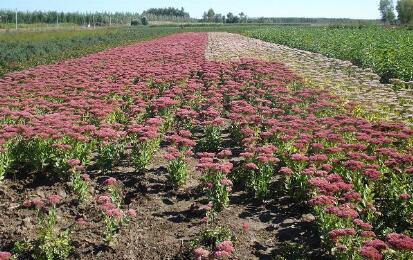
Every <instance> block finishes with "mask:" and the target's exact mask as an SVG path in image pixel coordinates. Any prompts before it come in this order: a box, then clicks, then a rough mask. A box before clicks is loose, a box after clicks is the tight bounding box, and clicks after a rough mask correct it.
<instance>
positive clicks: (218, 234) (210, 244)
mask: <svg viewBox="0 0 413 260" xmlns="http://www.w3.org/2000/svg"><path fill="white" fill-rule="evenodd" d="M231 240H235V238H234V237H233V235H232V232H231V230H229V229H228V228H225V227H215V228H209V229H205V230H202V231H201V232H200V234H199V237H198V238H197V239H195V240H193V241H191V243H190V244H191V247H192V248H196V247H199V246H201V247H205V248H208V249H210V250H212V249H214V248H215V247H216V246H217V245H218V244H219V243H221V242H223V241H231Z"/></svg>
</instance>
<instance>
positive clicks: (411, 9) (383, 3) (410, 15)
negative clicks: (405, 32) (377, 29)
mask: <svg viewBox="0 0 413 260" xmlns="http://www.w3.org/2000/svg"><path fill="white" fill-rule="evenodd" d="M396 10H397V14H398V17H397V18H398V22H399V23H401V24H410V23H413V0H398V1H397V5H396ZM379 11H380V13H381V18H382V21H383V22H384V23H388V24H393V23H395V22H396V14H395V7H394V2H393V0H380V3H379Z"/></svg>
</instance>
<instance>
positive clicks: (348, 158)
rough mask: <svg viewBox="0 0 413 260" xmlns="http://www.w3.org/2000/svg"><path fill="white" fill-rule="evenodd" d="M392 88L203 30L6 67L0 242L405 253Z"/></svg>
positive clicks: (48, 251) (339, 255)
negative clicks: (44, 62) (52, 61)
mask: <svg viewBox="0 0 413 260" xmlns="http://www.w3.org/2000/svg"><path fill="white" fill-rule="evenodd" d="M232 28H234V30H235V28H236V27H232ZM162 30H165V29H164V28H162ZM206 30H210V29H206ZM223 30H225V29H223ZM166 32H167V33H165V34H172V33H173V31H166ZM238 32H242V31H238ZM148 39H149V37H148ZM322 64H324V66H322ZM369 82H370V85H369ZM371 84H373V85H371ZM374 86H375V87H374ZM366 88H367V90H366ZM375 91H376V92H375ZM367 93H370V94H371V95H373V97H374V99H377V102H376V104H372V102H371V101H370V100H368V101H366V100H363V98H367V97H368V94H367ZM410 94H411V92H408V91H407V90H400V89H394V88H392V87H390V86H389V85H386V84H381V83H380V82H379V76H378V75H376V74H374V73H373V72H372V71H366V70H360V69H358V68H357V67H355V66H353V65H351V64H349V63H348V62H343V61H339V60H335V59H330V58H328V57H324V56H322V55H320V54H314V53H308V52H303V51H299V50H296V49H292V48H288V47H285V46H280V45H277V44H272V43H267V42H263V41H259V40H256V39H250V38H247V37H244V36H241V35H237V34H230V33H217V32H213V33H206V32H196V33H195V32H186V33H177V34H172V35H168V36H165V37H161V38H159V39H153V40H147V41H144V42H141V43H135V44H131V45H127V46H120V47H116V48H111V49H107V50H104V51H102V52H99V53H95V54H91V55H88V56H85V57H82V58H77V59H71V60H67V61H62V62H59V63H57V64H53V65H42V66H37V67H34V68H31V69H27V70H23V71H20V72H12V73H9V74H6V75H5V76H4V77H3V78H1V79H0V104H1V105H0V125H1V128H0V145H1V150H0V179H1V184H0V194H1V197H0V212H1V215H2V218H1V220H0V251H2V252H1V253H0V257H3V256H4V257H3V258H5V259H8V258H9V256H10V255H13V257H15V258H16V259H31V258H36V259H66V258H70V259H86V258H92V259H115V258H118V259H193V258H195V259H225V258H229V259H277V258H279V259H412V258H413V255H412V250H413V234H412V232H411V227H412V216H413V204H412V199H411V194H412V189H413V188H412V186H411V182H412V179H411V178H412V177H411V176H412V173H413V130H412V128H411V125H409V123H411V117H409V111H410V110H409V109H411V107H410V105H409V104H411V103H409V102H408V100H409V96H408V95H410ZM374 95H376V96H374ZM392 95H396V97H394V98H392ZM385 97H388V99H386V98H385ZM403 97H404V98H403ZM406 100H407V101H406ZM410 115H411V114H410Z"/></svg>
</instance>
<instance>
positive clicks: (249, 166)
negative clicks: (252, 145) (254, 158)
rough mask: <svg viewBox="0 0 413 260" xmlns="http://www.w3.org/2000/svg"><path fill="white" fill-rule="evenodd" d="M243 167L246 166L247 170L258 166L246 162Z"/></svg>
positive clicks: (255, 168)
mask: <svg viewBox="0 0 413 260" xmlns="http://www.w3.org/2000/svg"><path fill="white" fill-rule="evenodd" d="M245 168H247V169H249V170H257V169H258V166H257V165H256V164H255V163H247V164H245Z"/></svg>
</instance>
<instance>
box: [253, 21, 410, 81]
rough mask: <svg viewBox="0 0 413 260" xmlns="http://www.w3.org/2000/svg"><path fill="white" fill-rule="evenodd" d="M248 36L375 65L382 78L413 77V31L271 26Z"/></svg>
mask: <svg viewBox="0 0 413 260" xmlns="http://www.w3.org/2000/svg"><path fill="white" fill-rule="evenodd" d="M247 35H248V36H251V37H253V38H257V39H261V40H264V41H268V42H273V43H278V44H283V45H287V46H290V47H293V48H297V49H303V50H307V51H312V52H318V53H321V54H323V55H326V56H327V57H331V58H338V59H342V60H348V61H351V62H352V63H353V64H355V65H357V66H360V67H363V68H372V69H373V70H374V71H375V72H376V73H377V74H378V75H380V76H381V77H382V80H383V82H389V79H391V78H399V79H402V80H404V81H411V80H413V66H412V63H413V52H412V51H411V50H412V49H413V32H411V31H409V30H406V29H386V28H382V27H365V28H361V29H359V28H330V27H327V28H326V27H272V28H271V29H260V30H254V31H250V32H247Z"/></svg>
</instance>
